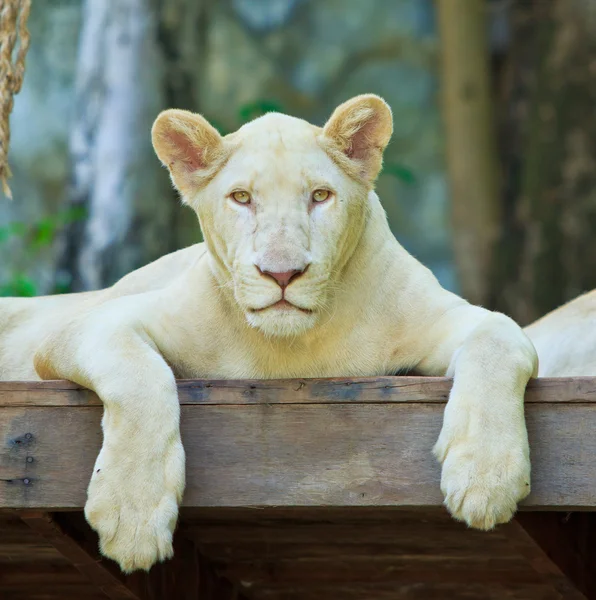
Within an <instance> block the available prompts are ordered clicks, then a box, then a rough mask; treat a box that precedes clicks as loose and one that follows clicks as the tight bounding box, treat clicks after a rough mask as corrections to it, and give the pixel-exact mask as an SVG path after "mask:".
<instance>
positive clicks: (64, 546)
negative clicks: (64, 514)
mask: <svg viewBox="0 0 596 600" xmlns="http://www.w3.org/2000/svg"><path fill="white" fill-rule="evenodd" d="M21 519H22V520H23V521H24V522H25V523H26V524H27V525H29V527H31V529H33V530H34V531H36V532H37V533H38V534H39V535H41V536H42V537H43V539H44V540H45V541H47V542H48V543H49V544H51V545H52V546H53V547H54V548H56V550H58V552H60V554H62V556H63V557H64V558H66V559H67V560H68V562H69V563H70V564H72V566H73V567H75V568H76V569H77V571H79V572H80V573H81V574H82V575H84V576H85V577H86V578H87V579H88V580H89V582H90V583H92V584H93V585H94V586H95V588H96V589H97V591H98V592H100V593H101V594H103V595H104V596H105V597H106V598H111V599H112V600H126V599H132V600H141V597H140V596H138V595H137V594H135V593H134V592H133V591H131V590H130V589H129V588H128V587H127V586H126V582H125V578H124V576H123V575H122V574H121V573H120V571H119V569H118V567H117V566H116V565H115V564H114V563H112V562H111V561H108V560H105V559H104V560H102V559H101V557H100V556H99V555H98V552H97V550H95V551H91V552H90V551H89V550H88V549H87V548H85V547H84V545H81V542H77V541H75V540H74V539H73V538H72V537H71V536H70V535H69V534H68V533H67V532H66V531H65V530H64V529H63V528H62V527H61V526H60V525H59V524H58V523H57V522H56V521H55V520H54V519H53V518H52V516H51V515H50V514H48V513H46V512H24V513H23V514H22V515H21ZM95 547H96V548H97V544H96V545H95Z"/></svg>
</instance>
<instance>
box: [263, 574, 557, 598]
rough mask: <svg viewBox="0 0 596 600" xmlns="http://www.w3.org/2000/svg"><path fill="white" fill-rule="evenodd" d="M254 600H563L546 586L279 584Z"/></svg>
mask: <svg viewBox="0 0 596 600" xmlns="http://www.w3.org/2000/svg"><path fill="white" fill-rule="evenodd" d="M251 598H254V599H255V600H338V599H341V600H421V599H423V600H446V599H449V600H563V599H562V598H561V596H560V595H559V594H558V593H557V592H555V591H554V590H553V589H552V588H550V587H549V586H546V585H536V584H526V585H517V584H510V583H508V582H507V580H506V578H505V580H504V581H503V582H501V583H499V584H495V585H491V586H484V585H482V584H467V585H460V584H450V583H438V584H426V583H424V582H419V583H416V584H406V585H400V584H395V583H385V584H360V585H354V584H344V585H337V584H331V585H317V586H308V585H301V586H289V585H282V584H278V585H276V586H271V587H268V588H267V589H266V590H262V591H259V592H258V593H253V594H252V595H251Z"/></svg>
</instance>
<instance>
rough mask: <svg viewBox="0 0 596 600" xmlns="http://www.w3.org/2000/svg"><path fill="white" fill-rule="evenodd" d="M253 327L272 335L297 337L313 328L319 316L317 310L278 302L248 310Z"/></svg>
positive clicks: (247, 318)
mask: <svg viewBox="0 0 596 600" xmlns="http://www.w3.org/2000/svg"><path fill="white" fill-rule="evenodd" d="M246 320H247V321H248V324H249V325H250V326H251V327H254V328H255V329H258V330H260V331H261V332H262V333H264V334H265V335H267V336H271V337H295V336H297V335H301V334H303V333H306V332H307V331H308V330H309V329H312V328H313V327H314V326H315V324H316V322H317V320H318V316H317V314H316V313H315V312H313V311H310V310H305V309H301V308H297V307H295V306H293V305H292V304H290V303H284V304H282V303H278V304H275V305H273V306H271V307H268V308H266V309H263V310H256V311H254V310H253V311H248V312H247V313H246Z"/></svg>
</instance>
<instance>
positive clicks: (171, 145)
mask: <svg viewBox="0 0 596 600" xmlns="http://www.w3.org/2000/svg"><path fill="white" fill-rule="evenodd" d="M391 132H392V118H391V111H390V109H389V107H388V106H387V104H386V103H385V102H384V101H383V100H382V99H381V98H379V97H377V96H373V95H364V96H358V97H356V98H353V99H352V100H349V101H348V102H346V103H344V104H342V105H341V106H339V107H338V108H337V109H336V110H335V112H334V113H333V115H332V116H331V118H330V119H329V121H328V122H327V124H326V125H325V126H324V127H323V128H320V127H316V126H314V125H311V124H309V123H307V122H306V121H302V120H300V119H296V118H294V117H289V116H286V115H283V114H278V113H270V114H267V115H265V116H263V117H260V118H258V119H256V120H254V121H252V122H250V123H248V124H246V125H244V126H243V127H241V128H240V129H239V130H238V131H236V132H235V133H232V134H230V135H227V136H224V137H222V136H221V135H220V134H219V133H218V132H217V131H216V130H215V129H214V128H213V127H212V126H211V125H210V124H209V123H208V122H207V121H206V120H205V119H204V118H203V117H201V116H200V115H197V114H193V113H190V112H187V111H182V110H166V111H164V112H162V113H161V114H160V115H159V116H158V118H157V120H156V121H155V124H154V126H153V131H152V135H153V145H154V147H155V151H156V153H157V155H158V156H159V158H160V160H161V161H162V162H163V164H164V165H165V166H167V168H168V169H169V171H170V174H171V177H172V181H173V182H174V185H175V186H176V188H177V189H178V190H179V191H180V193H181V195H182V198H183V199H184V201H185V202H187V203H188V204H189V205H190V206H192V207H193V208H194V210H195V211H196V212H197V214H198V216H199V220H200V223H201V227H202V230H203V234H204V237H205V241H206V243H207V246H208V248H209V251H210V255H211V259H212V268H213V270H214V274H215V276H216V277H217V279H218V280H219V282H220V284H221V285H222V286H223V288H224V289H229V290H231V291H233V297H234V299H235V302H236V303H237V305H238V306H239V307H240V309H241V310H242V312H243V313H244V315H245V316H246V319H247V321H248V323H249V324H250V325H252V326H253V327H256V328H258V329H260V330H261V331H263V332H264V333H266V334H268V335H297V334H300V333H302V332H304V331H306V330H307V329H309V328H311V327H312V326H313V325H314V324H315V323H317V321H318V320H319V319H320V318H321V316H322V315H324V314H325V313H326V312H327V311H328V310H329V308H330V307H329V304H330V301H331V297H332V296H333V292H334V290H335V288H336V287H337V286H336V285H334V284H336V283H337V280H338V277H339V276H340V274H341V271H342V269H343V268H344V266H345V265H346V263H347V261H348V260H349V259H350V256H351V255H352V253H353V251H354V249H355V247H356V245H357V244H358V240H359V239H360V236H361V234H362V231H363V229H364V226H365V223H366V218H367V214H368V209H369V198H368V196H369V193H370V192H371V191H372V187H373V184H374V181H375V179H376V177H377V175H378V173H379V171H380V168H381V162H382V153H383V150H384V148H385V146H386V145H387V143H388V142H389V138H390V137H391Z"/></svg>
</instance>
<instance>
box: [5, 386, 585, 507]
mask: <svg viewBox="0 0 596 600" xmlns="http://www.w3.org/2000/svg"><path fill="white" fill-rule="evenodd" d="M449 387H450V381H449V380H447V379H443V378H414V377H405V378H398V377H389V378H366V379H358V380H345V379H344V380H310V381H301V380H292V381H281V382H280V381H260V382H251V381H241V382H240V381H226V382H214V381H210V382H207V381H192V382H190V381H184V382H180V395H181V401H182V403H183V406H182V434H183V441H184V445H185V448H186V451H187V455H188V460H187V482H188V484H187V490H186V494H185V497H184V505H185V506H191V507H192V506H196V507H242V506H261V507H269V506H334V507H340V506H373V505H374V506H398V507H406V506H421V507H429V506H439V505H440V504H441V502H442V496H441V493H440V490H439V467H438V465H437V464H436V462H435V460H434V459H433V457H432V455H431V453H430V450H431V448H432V446H433V444H434V442H435V440H436V438H437V436H438V433H439V430H440V426H441V421H442V412H443V401H444V398H445V397H446V395H447V394H448V390H449ZM31 394H33V397H32V396H31ZM45 395H49V396H50V397H51V401H50V402H49V403H46V404H43V403H42V402H38V401H37V398H38V396H40V397H45ZM595 397H596V379H595V378H578V379H571V380H564V379H561V380H554V379H551V380H538V381H535V382H533V383H532V385H531V386H530V389H529V391H528V402H527V406H526V412H527V421H528V429H529V434H530V441H531V448H532V462H533V484H532V487H533V491H532V494H531V496H530V497H529V498H528V499H527V500H526V502H525V506H527V507H533V508H550V509H570V508H582V509H590V508H594V507H595V506H596V469H594V468H593V465H594V464H596V437H595V436H594V435H593V432H594V431H596V402H595V401H594V400H595ZM94 398H95V397H94V396H93V395H92V394H91V392H89V391H87V390H83V389H81V388H80V387H78V386H74V385H73V384H69V383H67V382H41V383H40V382H35V383H24V382H16V383H15V382H4V383H2V384H0V404H1V405H2V408H0V443H1V446H0V508H9V507H14V508H40V509H72V508H80V507H82V506H83V504H84V501H85V489H86V486H87V482H88V479H89V476H90V473H91V469H92V466H93V463H94V460H95V457H96V455H97V452H98V451H99V448H100V444H101V431H100V428H99V422H100V418H101V406H100V405H99V404H98V403H97V402H96V401H95V400H94ZM429 398H430V399H429ZM543 398H544V400H545V401H543V400H542V399H543ZM561 398H566V399H567V400H566V401H563V400H561ZM33 400H35V404H34V403H33Z"/></svg>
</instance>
